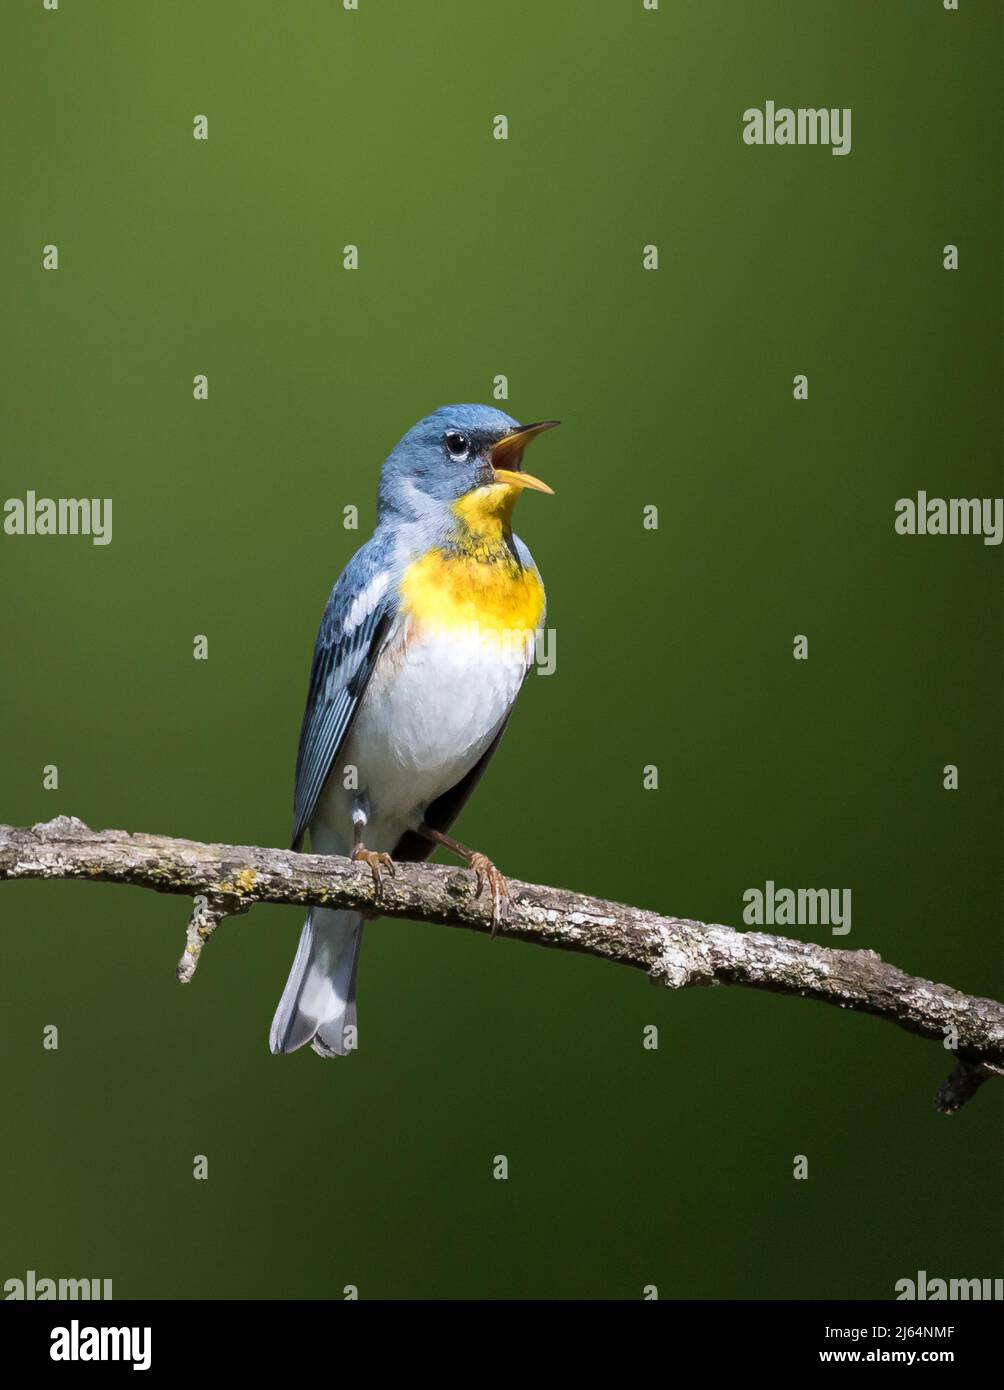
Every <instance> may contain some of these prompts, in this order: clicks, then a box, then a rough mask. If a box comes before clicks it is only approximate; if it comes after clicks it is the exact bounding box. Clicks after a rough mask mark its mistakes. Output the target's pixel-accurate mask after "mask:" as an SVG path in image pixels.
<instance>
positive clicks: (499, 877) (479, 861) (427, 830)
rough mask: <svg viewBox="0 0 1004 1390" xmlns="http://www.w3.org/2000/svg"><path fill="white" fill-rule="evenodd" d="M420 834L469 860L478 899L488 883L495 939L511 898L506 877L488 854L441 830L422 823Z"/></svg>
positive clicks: (475, 894)
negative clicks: (507, 902) (471, 847)
mask: <svg viewBox="0 0 1004 1390" xmlns="http://www.w3.org/2000/svg"><path fill="white" fill-rule="evenodd" d="M418 833H419V834H420V835H423V836H424V837H425V838H426V839H427V840H431V841H432V843H433V844H434V845H442V846H443V848H444V849H448V850H449V851H450V853H451V854H456V855H458V856H459V857H460V858H461V859H466V860H467V867H468V868H469V869H470V870H471V872H472V873H473V874H474V896H475V897H476V898H480V896H481V890H482V888H484V886H485V884H486V883H487V884H488V887H489V889H490V890H491V895H492V929H491V935H492V936H493V937H494V936H495V933H496V932H497V931H498V929H499V927H500V926H501V925H502V920H503V918H504V916H505V904H506V901H507V899H508V897H509V888H508V885H507V884H506V881H505V876H504V875H503V874H501V873H500V872H499V870H498V869H496V867H495V865H494V864H493V863H492V861H491V860H490V859H489V858H488V856H487V855H486V854H480V853H479V852H478V851H477V850H476V849H468V848H467V846H466V845H462V844H461V843H460V841H459V840H451V839H450V837H449V835H444V834H443V832H442V831H441V830H433V828H432V826H431V825H426V823H425V821H422V823H421V825H420V826H419V827H418Z"/></svg>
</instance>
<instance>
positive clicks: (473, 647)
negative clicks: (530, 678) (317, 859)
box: [313, 624, 532, 851]
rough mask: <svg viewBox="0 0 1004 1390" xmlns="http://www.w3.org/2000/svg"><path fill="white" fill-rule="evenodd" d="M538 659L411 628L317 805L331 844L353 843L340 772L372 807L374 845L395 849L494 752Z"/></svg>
mask: <svg viewBox="0 0 1004 1390" xmlns="http://www.w3.org/2000/svg"><path fill="white" fill-rule="evenodd" d="M531 656H532V650H529V649H528V646H527V644H526V643H524V642H505V641H495V640H486V639H485V637H484V636H483V635H481V636H479V635H478V634H477V633H476V632H474V631H471V632H467V631H466V630H463V629H460V630H454V631H452V632H448V633H447V632H441V631H440V632H424V633H416V632H415V630H414V628H411V627H410V626H408V625H406V624H402V625H401V627H400V629H399V631H398V633H397V634H395V635H394V636H392V637H391V639H390V641H389V643H388V646H387V647H386V648H385V650H384V652H383V653H382V654H381V657H380V659H379V661H378V664H377V669H376V670H375V671H374V673H373V676H372V677H371V679H370V683H369V685H368V686H367V688H366V691H365V693H364V695H363V698H362V701H361V703H360V706H359V710H358V711H357V713H356V717H355V720H354V722H353V725H352V730H351V733H350V735H349V738H348V741H347V743H346V746H345V748H344V749H343V751H342V753H341V755H340V756H339V758H338V759H337V764H338V766H337V767H336V768H334V769H333V770H332V776H331V780H330V782H329V784H328V786H327V787H326V788H325V791H324V793H323V795H322V797H321V802H320V803H319V805H318V816H317V818H316V819H318V820H320V821H321V822H322V823H323V830H322V827H321V826H318V827H317V829H318V830H322V838H323V839H324V840H326V841H328V842H329V843H331V841H332V839H333V838H334V839H337V840H341V841H343V843H344V845H348V844H350V843H351V838H352V833H351V807H352V798H353V795H354V792H353V791H352V790H351V789H349V790H346V789H345V788H344V786H343V782H344V775H343V773H342V771H341V770H342V769H344V768H346V767H348V766H352V767H355V768H357V769H358V773H357V778H358V789H359V792H361V793H364V794H365V797H366V800H367V801H368V804H369V824H368V826H367V829H366V831H365V836H364V838H365V841H366V844H367V845H368V846H369V847H370V848H371V849H386V850H388V851H389V850H390V849H392V848H393V845H394V844H395V843H396V842H397V839H398V838H399V836H400V835H401V833H402V832H403V831H404V830H405V829H410V828H413V827H414V826H416V825H417V824H418V822H419V821H420V820H421V819H422V816H423V815H424V812H425V808H426V806H428V805H429V803H430V802H432V801H435V799H436V797H438V796H441V795H442V793H443V792H445V791H448V790H449V789H450V787H453V786H455V785H456V784H457V782H459V781H460V779H461V778H462V777H464V776H465V774H466V773H468V772H469V771H470V770H471V768H472V767H473V766H474V765H475V763H476V762H477V761H478V759H479V758H480V757H481V755H482V754H483V753H484V752H485V750H486V749H487V748H488V746H489V744H490V743H491V741H492V739H494V737H495V735H496V734H497V733H498V731H499V729H500V728H501V726H502V723H503V721H504V720H505V718H506V716H507V715H508V713H509V710H510V709H511V707H512V703H513V701H514V700H515V698H516V695H517V694H518V692H519V688H520V685H521V684H522V682H523V677H524V676H525V675H526V671H527V667H528V665H529V660H530V657H531ZM325 832H327V833H325ZM317 838H318V837H317V835H316V834H313V839H314V840H315V841H316V839H317ZM388 842H389V843H388Z"/></svg>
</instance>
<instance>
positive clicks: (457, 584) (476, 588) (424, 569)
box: [401, 483, 544, 638]
mask: <svg viewBox="0 0 1004 1390" xmlns="http://www.w3.org/2000/svg"><path fill="white" fill-rule="evenodd" d="M519 493H520V489H519V488H515V487H510V486H509V485H508V484H507V483H494V484H491V485H489V486H487V487H479V488H475V489H474V491H473V492H469V493H467V494H466V495H465V496H464V497H461V498H459V500H458V501H456V502H454V504H453V507H452V512H453V515H454V516H455V517H456V519H457V530H456V534H455V536H454V538H453V541H452V544H451V545H450V547H449V548H448V549H441V548H439V547H437V548H435V549H433V550H430V551H428V553H427V554H425V555H423V556H422V557H421V559H419V560H414V561H413V562H412V563H411V564H410V565H409V566H408V568H407V569H406V570H405V572H404V576H403V578H402V581H401V601H402V606H403V608H404V610H405V612H406V613H408V614H409V615H410V616H411V617H413V618H414V619H416V620H417V622H418V623H419V624H420V625H421V626H422V627H432V628H435V629H437V630H439V631H447V632H449V631H453V630H455V629H457V628H474V627H476V628H478V629H480V630H481V632H482V633H484V634H485V635H487V636H495V637H499V638H502V637H505V636H511V635H513V634H516V633H520V632H523V633H527V632H533V631H534V630H535V629H536V627H537V625H538V623H539V622H540V620H541V618H542V616H543V612H544V586H543V585H542V584H541V582H540V576H539V575H538V573H537V571H536V570H535V569H524V568H523V566H522V565H521V564H520V563H519V561H518V560H517V558H516V556H515V554H514V553H513V551H512V549H511V540H512V531H511V529H510V524H509V523H510V521H511V519H512V511H513V507H514V506H515V504H516V499H517V497H518V496H519Z"/></svg>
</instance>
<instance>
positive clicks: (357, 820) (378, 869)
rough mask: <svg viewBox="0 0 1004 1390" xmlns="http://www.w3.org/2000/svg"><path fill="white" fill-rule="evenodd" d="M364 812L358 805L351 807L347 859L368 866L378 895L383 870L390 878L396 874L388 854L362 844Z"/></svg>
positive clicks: (365, 817) (364, 825)
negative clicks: (387, 870)
mask: <svg viewBox="0 0 1004 1390" xmlns="http://www.w3.org/2000/svg"><path fill="white" fill-rule="evenodd" d="M366 820H367V816H366V811H365V809H364V808H363V807H362V806H361V805H360V804H358V803H356V804H355V805H353V807H352V853H351V854H350V856H349V858H350V859H352V860H353V861H354V862H355V863H357V864H368V865H369V866H370V873H371V874H372V875H373V887H374V888H375V889H376V891H377V892H378V893H379V892H380V889H381V888H382V887H383V873H382V870H383V869H389V870H390V873H391V876H392V877H393V875H394V874H395V873H396V872H397V871H396V869H395V868H394V861H393V859H391V857H390V855H389V854H384V853H383V852H382V851H380V850H373V849H367V848H366V846H365V845H364V844H363V831H364V829H365V828H366Z"/></svg>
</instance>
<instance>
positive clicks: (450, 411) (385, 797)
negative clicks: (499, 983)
mask: <svg viewBox="0 0 1004 1390" xmlns="http://www.w3.org/2000/svg"><path fill="white" fill-rule="evenodd" d="M557 423H558V422H557V421H556V420H547V421H543V422H541V423H538V424H533V425H519V424H517V423H516V421H515V420H513V419H511V418H510V416H508V415H506V414H504V413H503V412H502V411H500V410H495V409H493V408H492V407H490V406H483V405H453V406H444V407H443V408H442V409H440V410H436V411H434V412H433V413H432V414H431V415H428V416H426V418H425V419H424V420H420V421H419V423H418V424H417V425H415V426H414V427H413V428H412V429H410V430H409V431H408V433H407V434H406V435H405V436H404V438H403V439H402V440H401V441H400V443H399V444H398V445H397V446H396V447H395V448H394V450H393V451H392V453H391V454H390V457H389V458H388V459H387V461H386V463H385V464H384V466H383V470H382V472H381V475H380V488H379V494H378V504H377V526H376V530H375V531H374V533H373V535H372V536H371V537H370V539H369V540H368V541H367V542H366V544H365V545H364V546H362V548H361V549H360V550H358V551H357V552H356V554H355V555H354V556H353V557H352V559H351V560H350V561H349V563H348V564H347V565H346V567H345V569H344V570H343V571H342V574H341V576H340V577H339V579H338V582H337V583H336V584H335V587H334V588H333V589H332V591H331V596H330V598H329V599H328V602H327V606H326V608H325V610H324V616H323V618H322V619H321V626H320V631H319V632H318V634H317V643H316V645H315V648H314V662H313V667H312V669H311V673H310V688H309V691H308V694H307V707H306V711H305V713H304V717H303V727H302V730H301V733H300V748H299V753H298V755H297V760H296V788H295V793H294V808H293V820H294V827H293V848H294V849H298V848H299V847H300V845H301V843H302V841H303V837H304V835H305V833H306V832H307V831H308V830H309V832H310V843H311V848H312V850H313V851H314V853H317V854H351V857H352V858H353V859H355V860H358V861H360V862H361V863H363V864H366V865H368V867H369V869H370V871H371V873H372V875H373V878H374V881H375V883H376V885H377V888H378V889H379V887H380V884H381V874H382V871H384V870H386V871H387V872H390V873H393V870H394V865H393V861H394V859H399V860H418V859H425V858H426V857H427V856H428V855H429V854H431V853H432V851H433V849H434V848H435V846H436V845H443V846H445V847H446V848H447V849H449V850H451V851H452V852H453V853H455V854H457V855H459V856H460V857H462V858H463V859H465V860H466V861H467V863H468V865H469V866H470V868H471V870H472V871H473V873H474V875H475V883H476V891H477V892H478V893H480V892H481V891H482V888H483V887H484V886H485V885H487V887H488V889H489V890H490V892H491V897H492V925H493V931H494V929H495V928H496V927H497V926H498V924H499V921H500V918H501V916H502V913H503V911H504V903H505V898H506V895H507V894H506V885H505V879H504V878H503V877H502V875H501V874H500V873H499V871H498V870H497V869H496V868H495V866H494V864H492V862H491V861H490V860H489V859H488V858H486V856H485V855H483V854H479V853H477V852H476V851H474V850H470V849H467V848H466V847H465V846H464V845H461V844H460V843H458V841H456V840H453V839H451V838H450V837H449V835H448V834H447V831H448V830H449V829H450V827H451V825H452V824H453V821H454V820H455V818H456V817H457V815H458V814H459V812H460V809H461V807H462V806H463V805H464V803H465V802H466V800H467V798H468V797H469V796H470V794H471V792H472V790H473V788H474V786H475V785H476V783H477V781H478V779H479V778H480V776H481V774H482V772H483V771H484V769H485V766H486V765H487V763H488V760H489V759H490V758H491V756H492V754H493V753H494V751H495V749H496V747H497V746H498V742H499V739H500V738H501V737H502V733H503V730H504V729H505V725H506V721H507V720H508V718H509V714H510V711H511V710H512V706H513V702H514V701H515V699H516V696H517V694H518V693H519V689H520V686H521V685H522V684H523V680H524V678H525V677H526V674H527V671H528V670H529V667H530V663H531V661H532V658H533V650H534V639H535V633H536V631H537V629H538V628H539V627H540V626H541V624H542V623H543V620H544V587H543V584H542V583H541V579H540V575H539V574H538V572H537V567H536V565H535V564H534V562H533V558H532V557H531V555H530V552H529V550H528V549H527V548H526V546H525V545H524V544H523V542H522V541H521V540H520V539H519V537H518V536H514V535H513V532H512V527H511V519H512V512H513V507H514V506H515V503H516V499H517V498H518V497H519V494H520V493H521V492H522V491H523V489H524V488H533V489H536V490H537V491H539V492H548V493H549V492H550V491H551V489H550V488H549V487H548V486H547V485H546V484H545V483H542V482H540V481H539V479H537V478H534V477H532V476H531V475H530V474H528V473H525V472H524V471H523V469H522V458H523V450H524V449H525V448H526V446H527V444H528V443H529V442H530V441H531V440H532V439H533V438H534V437H535V436H536V435H537V434H539V433H540V432H541V431H542V430H546V429H549V428H550V427H551V426H552V425H555V424H557ZM362 931H363V918H362V917H361V916H360V914H359V913H357V912H347V911H336V910H331V909H328V908H316V907H315V908H312V909H311V910H310V912H309V913H308V915H307V920H306V922H305V924H304V927H303V933H302V935H301V937H300V945H299V947H298V949H297V952H296V958H295V960H294V961H293V968H292V970H291V971H290V975H289V979H288V981H287V983H286V988H285V990H284V991H283V995H282V998H281V999H280V1001H279V1007H278V1009H277V1010H276V1013H275V1018H274V1019H273V1020H272V1031H271V1035H270V1039H269V1042H270V1046H271V1049H272V1051H273V1052H293V1051H294V1050H295V1049H296V1048H298V1047H302V1046H303V1044H304V1043H308V1042H309V1043H310V1045H311V1047H312V1048H313V1049H314V1051H315V1052H317V1053H319V1054H320V1056H322V1057H339V1056H344V1055H345V1054H346V1053H347V1052H349V1051H351V1050H352V1049H353V1047H354V1046H355V1029H356V977H357V973H358V969H359V948H360V946H361V944H362Z"/></svg>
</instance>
